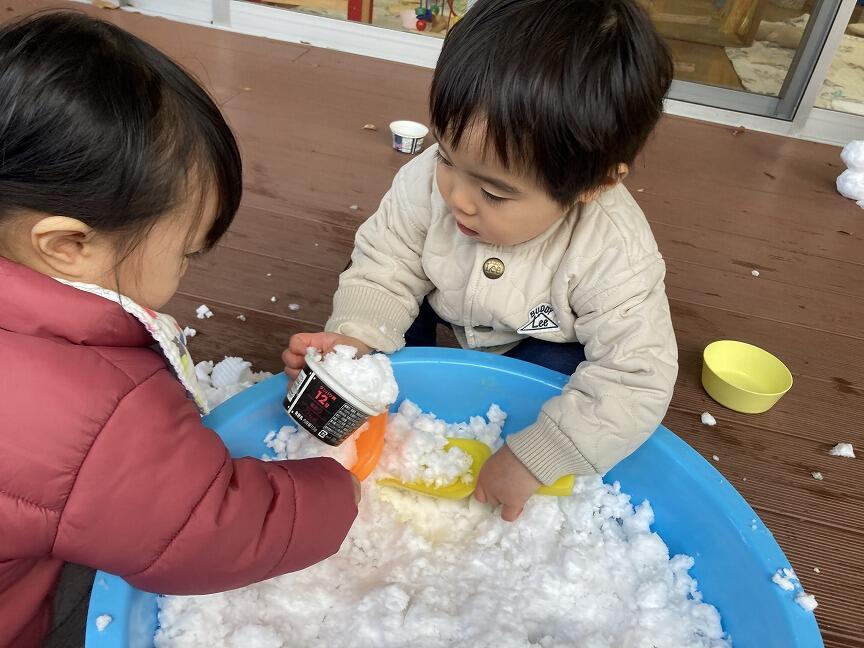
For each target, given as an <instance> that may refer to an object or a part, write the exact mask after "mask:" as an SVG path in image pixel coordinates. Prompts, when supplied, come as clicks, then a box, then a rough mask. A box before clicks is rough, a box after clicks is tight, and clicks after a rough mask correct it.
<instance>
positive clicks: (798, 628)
mask: <svg viewBox="0 0 864 648" xmlns="http://www.w3.org/2000/svg"><path fill="white" fill-rule="evenodd" d="M392 362H393V366H394V371H395V372H396V373H397V375H398V374H399V373H401V371H402V369H404V368H405V367H408V366H410V365H416V364H423V365H426V366H428V365H430V364H444V365H453V366H454V368H457V369H458V368H459V367H462V368H464V367H466V366H467V367H474V368H481V369H483V370H492V371H494V372H500V373H502V374H513V375H515V376H518V377H519V378H520V379H530V380H533V381H535V382H537V383H539V384H540V385H541V386H544V387H547V388H549V389H551V390H553V391H560V389H561V387H563V386H564V384H565V383H566V382H567V380H568V376H564V375H562V374H559V373H557V372H554V371H551V370H549V369H545V368H543V367H539V366H536V365H530V364H528V363H525V362H522V361H520V360H514V359H511V358H506V357H503V356H498V355H492V354H487V353H481V352H477V351H466V350H461V349H445V348H410V349H404V350H402V351H400V352H398V353H396V354H394V355H393V356H392ZM402 382H403V380H402V379H401V378H400V383H402ZM286 387H287V378H286V377H285V376H284V375H283V374H279V375H277V376H274V377H273V378H270V379H267V380H265V381H263V382H261V383H259V384H258V385H255V386H254V387H251V388H250V389H247V390H246V391H244V392H242V393H240V394H239V395H237V396H235V397H234V398H232V399H230V400H229V401H227V402H226V403H224V404H223V405H221V406H220V407H218V408H216V409H215V410H214V411H213V412H212V413H210V414H209V415H208V416H207V417H206V418H205V422H206V423H207V425H209V426H210V427H211V428H213V429H215V430H218V429H219V428H220V426H224V425H228V424H229V423H230V422H232V421H234V420H236V419H237V418H238V417H241V418H243V419H245V418H247V417H249V416H250V415H252V414H253V413H254V412H256V410H260V409H261V403H262V401H266V402H279V403H281V399H282V396H283V395H284V392H285V389H286ZM432 389H438V390H446V389H447V385H446V384H438V385H434V386H432ZM411 397H412V399H414V400H421V402H420V403H419V404H420V405H421V407H422V406H423V403H422V399H417V398H415V395H414V394H412V395H411ZM453 397H454V399H456V400H457V401H458V400H459V398H461V396H460V395H459V394H458V393H455V394H453ZM401 398H402V394H400V400H401ZM280 407H281V405H280ZM505 409H507V408H505ZM511 409H512V407H511ZM436 413H437V412H436ZM439 415H440V416H442V418H445V419H446V418H447V413H446V412H444V413H439ZM253 418H254V417H253ZM510 432H512V431H510ZM262 450H263V448H262ZM658 462H659V465H661V466H662V467H663V469H662V470H654V471H653V472H651V473H650V475H651V479H650V480H648V479H646V474H648V473H647V472H646V466H649V467H650V466H655V465H658ZM604 480H605V481H606V482H608V483H612V482H614V481H619V482H620V483H621V487H622V490H624V491H625V492H626V493H629V494H630V495H631V497H632V500H633V502H634V503H639V502H641V501H642V500H643V499H648V500H649V501H650V502H651V506H652V508H653V509H654V513H655V523H654V525H652V528H653V529H654V530H656V531H657V532H658V533H659V534H660V536H661V537H662V538H663V540H664V541H665V542H666V544H667V545H668V546H669V550H670V555H674V554H677V553H687V554H688V555H691V556H693V558H694V559H695V561H696V563H695V565H694V567H693V568H692V569H691V570H690V573H691V575H693V576H694V578H696V579H697V581H698V582H699V589H700V591H701V592H702V594H703V596H704V599H705V601H706V602H708V603H710V604H712V605H714V606H716V607H717V608H718V610H719V612H720V615H721V618H722V620H723V625H724V629H725V630H727V632H729V634H730V636H731V638H732V642H733V645H734V646H735V647H736V648H751V647H752V648H769V646H768V645H767V644H766V643H765V642H764V640H760V641H758V642H756V641H755V640H753V641H751V640H750V639H748V634H751V633H752V630H751V632H750V633H748V628H751V629H752V628H757V627H766V626H767V627H770V631H768V632H770V633H771V635H766V636H771V637H776V643H774V642H773V641H774V640H773V638H772V639H771V641H772V643H771V644H770V648H775V647H776V648H821V647H822V646H823V642H822V637H821V635H820V632H819V628H818V625H817V623H816V619H815V617H814V615H813V614H812V613H810V612H807V611H805V610H804V609H802V608H801V607H800V606H798V605H797V604H796V603H795V602H794V596H795V595H796V594H797V591H798V590H797V589H796V591H792V592H788V591H784V590H782V589H781V588H779V587H777V586H776V585H774V584H773V583H772V582H771V576H772V575H773V574H774V573H775V572H776V571H777V570H778V569H781V568H783V567H788V566H789V561H788V559H787V558H786V556H785V555H784V554H783V551H782V550H781V549H780V546H779V545H778V544H777V542H776V541H775V539H774V537H773V536H772V535H771V532H770V531H769V530H768V529H767V528H766V527H765V525H764V524H763V523H762V521H761V520H760V519H759V517H758V516H757V515H756V513H755V512H754V511H753V509H752V508H751V507H750V505H749V504H747V502H746V501H745V500H744V498H743V497H742V496H741V495H740V494H739V493H738V491H736V490H735V488H734V487H733V486H732V485H731V484H730V483H729V482H728V481H727V480H726V479H725V478H724V477H723V475H721V474H720V473H719V472H718V471H717V470H716V469H715V468H714V466H712V465H711V464H710V463H709V462H707V461H706V460H705V459H703V458H702V456H701V455H699V454H698V453H697V452H696V451H695V450H694V449H693V448H691V447H690V446H689V445H688V444H687V443H685V442H684V441H683V440H682V439H680V438H679V437H678V436H676V435H675V434H673V433H672V432H671V431H669V430H668V429H667V428H665V427H663V426H660V427H659V428H658V429H657V431H656V432H655V433H654V434H653V435H652V436H651V437H650V439H649V440H648V441H646V442H645V443H644V444H643V445H642V447H640V448H639V449H638V450H637V451H636V452H635V453H634V454H633V455H631V457H628V458H627V459H625V460H624V461H623V462H621V463H620V464H618V466H616V467H615V468H614V469H613V470H612V471H610V472H609V473H608V474H607V475H606V476H605V477H604ZM649 482H650V483H649ZM658 489H659V493H660V494H659V495H658ZM652 491H654V494H653V496H652ZM664 492H666V493H676V495H675V496H674V497H673V496H668V495H667V496H666V497H664V496H663V494H662V493H664ZM666 500H668V501H666ZM670 503H671V504H674V506H670ZM682 506H683V507H684V509H685V510H684V511H683V513H684V514H683V515H682V510H681V509H682ZM694 507H695V508H694ZM699 507H703V508H708V509H710V510H712V511H714V513H715V515H713V516H712V517H711V518H710V519H709V520H707V521H704V520H703V524H704V527H705V528H700V529H698V530H694V529H693V527H692V525H691V526H690V527H687V523H688V520H687V519H685V518H687V517H688V515H687V513H688V511H689V512H690V513H692V514H694V515H698V510H699ZM754 524H755V528H754ZM707 527H710V528H707ZM694 534H695V535H700V534H701V535H707V537H710V538H711V539H712V542H711V543H710V544H713V546H709V545H708V544H706V545H704V546H703V547H704V548H705V549H708V548H710V549H712V553H710V554H707V557H706V555H703V553H702V551H701V549H700V547H698V546H696V547H693V546H690V547H688V546H687V541H686V540H685V539H683V538H688V537H692V536H693V535H694ZM736 543H739V545H743V547H744V548H745V549H746V551H744V552H743V553H742V552H741V551H740V550H739V549H740V546H739V549H736V550H735V551H734V552H733V551H732V547H734V546H735V544H736ZM729 552H732V553H733V554H735V553H737V554H738V555H737V556H736V555H731V556H729V558H730V560H729V561H725V560H724V557H725V556H726V555H727V554H728V553H729ZM736 570H738V571H739V575H744V576H746V578H744V579H739V578H737V577H734V578H733V576H734V573H735V572H736ZM724 579H725V580H734V581H735V582H733V583H731V584H730V583H723V582H722V581H723V580H724ZM754 579H755V580H754ZM747 580H749V581H752V582H755V587H756V589H757V590H758V591H754V590H752V589H751V591H750V595H751V598H753V597H755V598H756V599H758V601H759V603H760V604H761V605H759V604H757V605H755V606H754V607H755V608H756V609H750V607H751V606H745V607H746V608H747V609H737V610H736V613H735V614H733V613H732V612H731V608H736V607H737V608H741V605H736V603H735V598H736V595H735V588H737V587H741V585H740V584H739V583H740V582H743V581H747ZM751 584H752V583H751ZM766 606H770V610H769V609H768V607H766ZM760 607H762V608H763V609H759V608H760ZM724 608H725V609H724ZM155 611H156V598H155V596H154V595H152V594H148V593H145V592H141V591H139V590H136V589H134V588H132V587H131V586H130V585H128V584H127V583H126V582H125V581H124V580H123V579H122V578H119V577H117V576H113V575H111V574H107V573H104V572H98V573H97V575H96V579H95V583H94V586H93V593H92V595H91V598H90V607H89V610H88V618H87V635H86V641H85V647H86V648H120V647H121V646H123V647H124V648H125V646H128V648H149V647H150V646H152V638H153V632H154V631H155V627H156V612H155ZM769 612H770V614H771V617H770V618H768V617H766V616H765V614H768V613H769ZM102 614H108V615H111V617H112V621H111V623H110V624H109V625H108V626H107V627H106V628H105V629H104V630H103V631H101V632H100V631H98V630H97V629H96V626H95V620H96V618H97V617H99V616H100V615H102ZM129 637H132V640H131V641H130V642H129V643H128V644H127V643H124V638H129Z"/></svg>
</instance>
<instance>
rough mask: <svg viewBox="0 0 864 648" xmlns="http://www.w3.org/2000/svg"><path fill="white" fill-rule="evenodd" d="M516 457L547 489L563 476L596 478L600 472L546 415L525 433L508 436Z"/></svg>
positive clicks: (524, 431) (542, 415)
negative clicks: (593, 476) (589, 476)
mask: <svg viewBox="0 0 864 648" xmlns="http://www.w3.org/2000/svg"><path fill="white" fill-rule="evenodd" d="M507 446H508V447H509V448H510V450H512V451H513V454H515V455H516V458H517V459H519V461H521V462H522V464H523V465H524V466H525V467H526V468H527V469H528V470H529V471H531V474H532V475H534V477H536V478H537V479H538V480H540V481H541V482H542V483H543V484H546V485H547V486H548V485H549V484H553V483H555V481H556V480H558V479H560V478H561V477H563V476H564V475H577V476H581V475H596V474H598V473H597V470H596V469H595V468H594V466H592V465H591V464H590V463H588V460H587V459H585V457H584V456H583V455H582V453H581V452H579V449H578V448H577V447H576V446H575V445H573V441H571V440H570V438H569V437H568V436H567V435H566V434H564V433H563V432H562V431H561V430H559V429H558V426H557V425H555V423H554V422H553V421H552V419H550V418H549V417H548V416H546V415H545V414H542V413H541V414H540V416H539V418H538V419H537V421H536V422H535V423H534V424H533V425H530V426H529V427H527V428H525V429H524V430H522V431H520V432H517V433H516V434H511V435H510V436H508V437H507Z"/></svg>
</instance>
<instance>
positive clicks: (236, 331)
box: [165, 293, 310, 373]
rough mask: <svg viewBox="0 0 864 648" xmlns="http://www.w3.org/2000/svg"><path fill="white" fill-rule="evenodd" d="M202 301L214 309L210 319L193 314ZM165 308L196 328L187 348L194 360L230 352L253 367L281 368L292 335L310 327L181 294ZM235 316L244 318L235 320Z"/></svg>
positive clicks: (198, 360)
mask: <svg viewBox="0 0 864 648" xmlns="http://www.w3.org/2000/svg"><path fill="white" fill-rule="evenodd" d="M202 301H206V303H207V305H208V306H209V307H210V308H211V309H212V311H213V317H211V318H210V319H203V320H199V319H197V318H196V317H195V309H196V308H197V307H198V305H199V304H201V303H202ZM165 311H166V312H168V313H170V314H171V315H173V316H174V317H175V318H176V319H177V321H178V322H180V323H181V324H182V325H184V326H191V327H192V328H194V329H195V330H196V331H197V334H196V335H195V337H194V338H192V339H191V340H190V341H189V351H190V353H191V354H192V358H193V359H194V360H195V361H196V362H200V361H201V360H213V361H219V360H221V359H222V358H224V357H225V356H226V355H233V356H240V357H242V358H244V359H246V360H248V361H249V362H251V363H252V366H253V368H255V369H256V370H259V371H271V372H274V373H276V372H279V371H282V369H283V365H282V360H281V359H280V356H281V353H282V350H283V349H285V348H287V346H288V341H289V340H290V338H291V336H292V335H294V334H295V333H300V332H302V331H308V330H310V327H309V325H308V324H307V323H306V322H301V321H298V320H295V319H292V318H288V317H281V316H278V315H273V314H271V313H266V312H262V311H257V310H254V309H248V308H238V307H237V306H234V305H232V304H226V303H224V302H222V301H219V300H218V299H210V298H208V299H206V300H201V299H198V298H196V297H190V296H188V295H184V294H182V293H178V294H177V295H175V296H174V299H172V300H171V302H170V303H169V304H168V305H167V306H166V307H165ZM238 315H243V316H244V317H245V318H246V320H245V321H240V320H238V319H237V316H238Z"/></svg>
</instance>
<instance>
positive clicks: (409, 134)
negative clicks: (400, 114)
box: [390, 121, 429, 154]
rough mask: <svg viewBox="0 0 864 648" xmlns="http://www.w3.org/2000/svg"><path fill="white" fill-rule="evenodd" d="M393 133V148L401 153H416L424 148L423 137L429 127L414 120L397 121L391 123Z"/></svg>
mask: <svg viewBox="0 0 864 648" xmlns="http://www.w3.org/2000/svg"><path fill="white" fill-rule="evenodd" d="M390 132H391V133H393V148H394V149H396V150H397V151H399V152H400V153H408V154H414V153H419V152H420V151H421V150H422V149H423V138H424V137H426V135H427V134H428V133H429V129H428V128H426V127H425V126H424V125H423V124H418V123H417V122H413V121H395V122H393V123H392V124H390Z"/></svg>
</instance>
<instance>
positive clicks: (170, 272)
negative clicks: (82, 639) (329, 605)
mask: <svg viewBox="0 0 864 648" xmlns="http://www.w3.org/2000/svg"><path fill="white" fill-rule="evenodd" d="M0 152H2V155H0V287H2V288H0V421H2V425H0V646H15V648H29V647H31V646H38V645H40V644H41V642H42V640H43V638H44V636H45V635H46V633H47V632H48V631H49V629H50V627H51V602H52V596H53V592H54V590H55V587H56V584H57V581H58V576H59V574H60V572H61V568H62V567H63V564H64V562H67V561H68V562H71V563H76V564H79V565H86V566H89V567H92V568H98V569H102V570H105V571H108V572H111V573H114V574H118V575H120V576H122V577H123V578H125V579H126V580H127V581H128V582H129V583H131V584H132V585H134V586H136V587H139V588H142V589H145V590H150V591H156V592H161V593H172V594H195V593H199V594H200V593H208V592H215V591H220V590H226V589H231V588H235V587H241V586H244V585H248V584H250V583H254V582H257V581H261V580H264V579H267V578H271V577H274V576H277V575H280V574H283V573H285V572H289V571H292V570H298V569H303V568H305V567H307V566H309V565H311V564H313V563H315V562H318V561H320V560H322V559H324V558H326V557H327V556H330V555H331V554H333V553H335V552H336V551H337V550H338V549H339V546H340V544H341V543H342V540H343V539H344V537H345V535H346V533H347V532H348V529H349V527H350V526H351V523H352V521H353V520H354V517H355V515H356V513H357V507H356V498H357V497H358V496H359V491H358V490H357V489H356V482H354V481H353V479H352V477H351V475H350V474H349V473H348V471H346V470H345V469H344V468H342V467H341V466H340V465H339V464H338V463H336V462H335V461H334V460H332V459H309V460H303V461H274V462H272V463H267V462H264V461H260V460H257V459H252V458H241V459H232V458H231V457H230V456H229V454H228V451H227V450H226V448H225V446H224V445H223V444H222V441H221V440H220V439H219V437H218V436H217V435H216V434H215V433H214V432H213V431H212V430H210V429H208V428H207V427H205V426H204V425H203V424H202V422H201V418H200V414H201V411H199V407H197V406H196V402H197V403H198V404H201V405H202V406H203V399H202V398H201V393H200V389H199V388H198V386H197V384H196V382H195V377H194V368H193V367H192V363H191V359H190V357H189V354H188V352H187V351H186V349H185V345H184V339H183V335H182V333H181V332H180V328H179V327H178V326H177V324H176V322H174V320H173V319H171V318H170V317H168V316H166V315H163V314H160V313H158V309H159V308H160V307H162V306H163V305H164V304H165V303H166V302H167V301H168V300H169V299H170V298H171V296H172V295H173V294H174V293H175V291H176V290H177V285H178V283H179V281H180V278H181V277H182V276H183V273H184V271H185V270H186V265H187V262H188V259H189V257H191V256H193V255H196V254H199V253H201V252H204V251H206V250H208V249H210V248H211V247H213V245H214V244H215V243H216V242H217V241H218V240H219V238H220V237H221V236H222V235H223V234H224V233H225V231H226V230H227V229H228V226H229V225H230V223H231V221H232V219H233V218H234V214H235V212H236V211H237V207H238V204H239V202H240V195H241V164H240V156H239V153H238V150H237V146H236V143H235V140H234V137H233V135H232V133H231V131H230V130H229V128H228V126H227V125H226V124H225V121H224V120H223V118H222V116H221V114H220V113H219V110H218V108H217V107H216V106H215V104H214V103H213V102H212V100H211V99H210V98H209V97H208V96H207V94H206V93H205V92H204V91H203V90H202V89H201V88H200V87H199V86H198V85H197V84H196V83H195V82H194V81H193V80H192V79H191V78H190V77H189V76H188V75H187V74H186V73H185V72H184V71H183V70H181V69H180V68H179V67H178V66H177V65H175V64H174V63H172V62H171V61H170V60H169V59H168V58H166V57H165V56H164V55H162V54H161V53H159V52H158V51H157V50H155V49H154V48H152V47H150V46H149V45H147V44H146V43H144V42H142V41H140V40H139V39H137V38H136V37H134V36H132V35H130V34H128V33H126V32H124V31H123V30H121V29H119V28H117V27H115V26H112V25H110V24H108V23H103V22H100V21H96V20H93V19H90V18H87V17H85V16H83V15H79V14H72V13H48V14H40V15H38V16H37V17H35V18H31V19H27V20H24V21H22V22H18V23H15V24H11V25H6V26H3V27H2V28H0ZM265 432H266V430H250V431H249V433H250V434H263V433H265ZM298 596H302V593H298Z"/></svg>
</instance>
